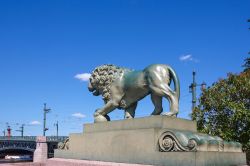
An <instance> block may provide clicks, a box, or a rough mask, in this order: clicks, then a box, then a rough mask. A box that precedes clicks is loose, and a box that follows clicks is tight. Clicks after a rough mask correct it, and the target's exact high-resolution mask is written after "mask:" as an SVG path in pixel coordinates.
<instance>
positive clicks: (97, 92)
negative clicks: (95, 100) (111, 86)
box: [92, 89, 100, 96]
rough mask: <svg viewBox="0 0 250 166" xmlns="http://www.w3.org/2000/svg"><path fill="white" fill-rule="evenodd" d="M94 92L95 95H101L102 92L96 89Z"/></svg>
mask: <svg viewBox="0 0 250 166" xmlns="http://www.w3.org/2000/svg"><path fill="white" fill-rule="evenodd" d="M92 92H93V93H92V94H93V95H94V96H99V95H100V92H99V91H98V90H96V89H95V90H93V91H92Z"/></svg>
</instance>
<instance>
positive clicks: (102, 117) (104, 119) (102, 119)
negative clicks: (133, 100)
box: [94, 115, 110, 123]
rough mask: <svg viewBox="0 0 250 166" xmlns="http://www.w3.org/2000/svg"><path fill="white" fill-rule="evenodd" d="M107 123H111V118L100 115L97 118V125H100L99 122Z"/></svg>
mask: <svg viewBox="0 0 250 166" xmlns="http://www.w3.org/2000/svg"><path fill="white" fill-rule="evenodd" d="M107 121H110V117H109V116H108V115H105V116H103V115H98V116H95V121H94V122H95V123H98V122H107Z"/></svg>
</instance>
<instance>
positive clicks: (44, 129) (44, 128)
mask: <svg viewBox="0 0 250 166" xmlns="http://www.w3.org/2000/svg"><path fill="white" fill-rule="evenodd" d="M50 110H51V109H50V108H47V107H46V103H44V108H43V136H45V134H46V131H47V130H48V128H46V114H47V113H49V112H50Z"/></svg>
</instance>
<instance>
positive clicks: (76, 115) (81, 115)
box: [71, 112, 86, 118]
mask: <svg viewBox="0 0 250 166" xmlns="http://www.w3.org/2000/svg"><path fill="white" fill-rule="evenodd" d="M71 116H73V117H75V118H85V117H86V115H83V114H82V113H80V112H77V113H74V114H72V115H71Z"/></svg>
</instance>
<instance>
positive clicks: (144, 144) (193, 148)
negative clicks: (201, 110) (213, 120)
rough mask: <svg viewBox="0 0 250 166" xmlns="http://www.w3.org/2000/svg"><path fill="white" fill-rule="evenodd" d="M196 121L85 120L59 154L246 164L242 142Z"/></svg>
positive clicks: (203, 165) (204, 165)
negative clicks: (229, 139) (201, 130)
mask: <svg viewBox="0 0 250 166" xmlns="http://www.w3.org/2000/svg"><path fill="white" fill-rule="evenodd" d="M196 128H197V127H196V122H194V121H190V120H185V119H180V118H171V117H167V116H150V117H144V118H136V119H128V120H119V121H111V122H104V123H95V124H85V125H84V132H83V133H79V134H70V136H69V149H68V150H56V151H55V157H56V158H65V159H82V160H95V161H106V162H117V163H133V164H149V165H168V166H177V165H185V166H195V165H196V166H198V165H199V166H210V165H211V166H212V165H213V166H217V165H218V166H223V165H225V166H229V165H244V164H246V156H245V154H244V153H242V151H241V145H240V144H239V143H236V142H226V141H223V140H222V139H221V138H219V137H214V136H210V135H206V134H201V133H198V132H197V130H196Z"/></svg>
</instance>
